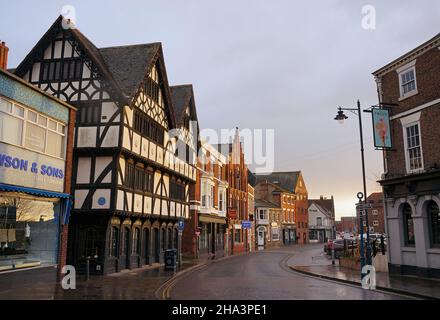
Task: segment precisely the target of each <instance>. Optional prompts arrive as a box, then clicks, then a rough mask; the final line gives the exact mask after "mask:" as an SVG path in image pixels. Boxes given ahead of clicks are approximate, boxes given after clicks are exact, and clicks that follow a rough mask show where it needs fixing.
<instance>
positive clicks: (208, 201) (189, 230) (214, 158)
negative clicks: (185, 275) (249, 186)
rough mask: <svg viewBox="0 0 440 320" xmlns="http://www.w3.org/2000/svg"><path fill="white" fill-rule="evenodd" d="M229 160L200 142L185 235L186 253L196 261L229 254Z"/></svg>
mask: <svg viewBox="0 0 440 320" xmlns="http://www.w3.org/2000/svg"><path fill="white" fill-rule="evenodd" d="M227 189H228V182H227V180H226V157H225V156H224V155H222V154H221V153H220V152H218V150H217V149H215V148H214V147H213V146H211V145H210V144H208V143H206V142H202V143H201V152H199V156H198V160H197V179H196V183H195V184H194V185H193V186H192V188H191V191H190V199H191V210H190V218H189V220H188V224H187V226H186V227H185V230H184V233H183V253H184V254H185V255H187V256H190V257H193V258H202V259H203V258H214V257H222V256H224V254H225V252H226V251H227V247H226V246H227V241H226V230H227V221H226V212H227Z"/></svg>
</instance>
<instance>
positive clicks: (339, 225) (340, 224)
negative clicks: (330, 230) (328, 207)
mask: <svg viewBox="0 0 440 320" xmlns="http://www.w3.org/2000/svg"><path fill="white" fill-rule="evenodd" d="M357 225H358V223H357V218H356V217H341V220H340V221H336V231H337V232H350V233H351V232H355V233H357V232H358V227H357Z"/></svg>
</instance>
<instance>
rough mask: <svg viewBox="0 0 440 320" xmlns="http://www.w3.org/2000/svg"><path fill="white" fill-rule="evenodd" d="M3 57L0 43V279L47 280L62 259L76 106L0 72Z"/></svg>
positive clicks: (58, 270)
mask: <svg viewBox="0 0 440 320" xmlns="http://www.w3.org/2000/svg"><path fill="white" fill-rule="evenodd" d="M5 55H7V50H6V51H5V44H4V43H2V44H1V45H0V66H1V68H0V277H3V276H4V277H5V279H11V282H12V283H13V284H14V286H17V285H18V284H20V283H22V281H23V284H25V283H24V282H25V281H26V278H29V277H30V278H32V280H33V281H41V282H46V281H47V283H53V282H54V281H56V280H57V276H58V280H59V277H60V276H61V270H62V268H63V266H64V265H65V264H66V254H67V237H68V223H69V217H70V208H71V203H72V200H71V195H70V184H71V176H72V170H71V168H72V149H73V130H74V123H75V112H76V110H75V108H73V107H72V106H70V105H68V104H67V103H65V102H64V101H61V100H59V99H57V98H55V97H53V96H51V95H49V94H47V93H45V92H44V91H42V90H40V89H38V88H35V87H34V86H32V85H31V84H29V83H28V82H26V81H24V80H23V79H21V78H19V77H17V76H15V75H13V74H12V73H10V72H7V71H5V70H4V69H5V68H6V63H5V61H4V60H3V59H5V58H6V57H5ZM54 266H55V267H56V268H54ZM9 271H20V272H18V273H16V272H14V273H7V274H4V275H3V274H2V272H9ZM23 273H25V274H23Z"/></svg>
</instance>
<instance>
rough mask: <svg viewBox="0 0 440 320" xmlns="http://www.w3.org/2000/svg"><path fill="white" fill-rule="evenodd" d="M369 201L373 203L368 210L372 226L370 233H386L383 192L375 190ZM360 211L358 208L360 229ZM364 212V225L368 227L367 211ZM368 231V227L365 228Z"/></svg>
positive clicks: (368, 198)
mask: <svg viewBox="0 0 440 320" xmlns="http://www.w3.org/2000/svg"><path fill="white" fill-rule="evenodd" d="M367 203H368V204H370V205H371V208H369V209H368V210H367V214H368V225H369V228H370V233H379V234H384V233H385V219H384V205H383V193H382V192H374V193H372V194H370V195H369V196H368V197H367ZM359 214H360V211H359V210H357V212H356V216H357V224H358V229H359V228H360V227H359V223H360V216H359ZM362 214H363V216H362V217H363V219H362V220H363V223H362V224H363V227H364V229H365V228H366V226H367V224H366V220H365V212H364V211H363V212H362ZM365 231H366V229H365Z"/></svg>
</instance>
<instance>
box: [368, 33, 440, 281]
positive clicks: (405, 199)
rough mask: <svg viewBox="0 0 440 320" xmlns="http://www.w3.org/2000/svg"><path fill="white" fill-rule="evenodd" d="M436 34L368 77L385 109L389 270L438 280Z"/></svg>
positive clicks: (439, 85) (439, 59) (439, 63)
mask: <svg viewBox="0 0 440 320" xmlns="http://www.w3.org/2000/svg"><path fill="white" fill-rule="evenodd" d="M439 48H440V33H439V34H437V35H436V36H435V37H433V38H431V39H429V40H428V41H426V42H425V43H423V44H421V45H420V46H418V47H416V48H414V49H413V50H411V51H409V52H407V53H405V54H404V55H402V56H400V57H399V58H397V59H395V60H393V61H391V62H390V63H388V64H386V65H385V66H383V67H381V68H380V69H378V70H377V71H375V72H374V73H373V75H374V77H375V80H376V83H377V91H378V96H379V102H380V103H382V104H383V105H384V106H389V107H390V128H391V140H392V143H393V149H392V150H390V151H385V152H384V167H385V170H384V173H383V175H382V179H381V181H380V183H381V185H382V187H383V193H384V201H385V203H384V205H385V224H386V229H387V234H388V236H389V243H388V246H389V250H388V258H389V270H390V272H391V273H399V274H401V273H408V274H417V275H423V276H428V277H430V276H432V277H440V252H439V251H438V247H439V246H440V213H439V207H440V196H439V194H440V143H439V141H440V126H439V121H440V50H439Z"/></svg>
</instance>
